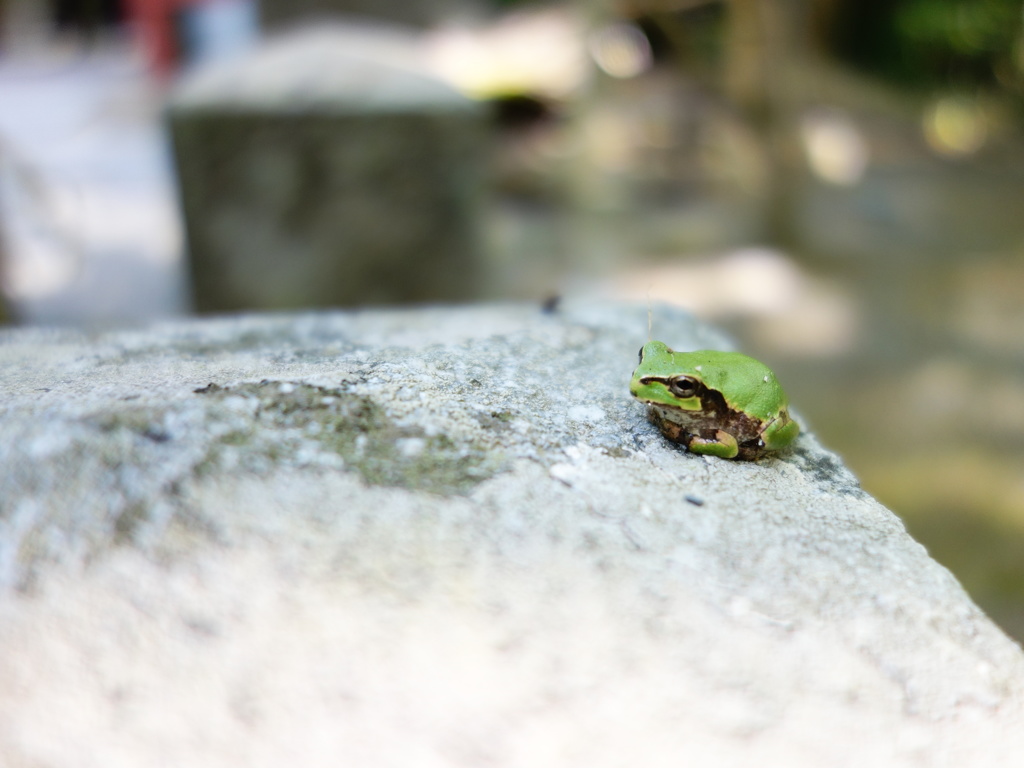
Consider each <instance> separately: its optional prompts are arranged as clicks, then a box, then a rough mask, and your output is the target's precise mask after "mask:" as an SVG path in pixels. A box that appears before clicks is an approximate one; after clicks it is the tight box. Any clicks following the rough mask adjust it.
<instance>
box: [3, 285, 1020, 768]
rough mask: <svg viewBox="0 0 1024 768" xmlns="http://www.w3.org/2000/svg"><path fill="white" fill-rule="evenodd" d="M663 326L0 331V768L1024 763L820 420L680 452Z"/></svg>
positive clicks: (636, 315)
mask: <svg viewBox="0 0 1024 768" xmlns="http://www.w3.org/2000/svg"><path fill="white" fill-rule="evenodd" d="M655 329H656V334H657V336H658V337H659V338H661V339H663V340H664V341H666V342H667V343H669V344H670V345H672V346H674V347H676V348H680V349H691V348H698V347H723V346H724V345H725V342H724V340H723V339H722V338H721V337H719V336H718V335H717V334H716V333H715V332H714V331H713V330H711V329H709V328H707V327H705V326H702V325H699V324H697V323H695V322H694V321H693V320H692V319H690V318H689V317H687V316H685V315H682V314H681V313H678V312H674V311H671V310H668V309H657V310H656V311H655ZM646 334H647V313H646V308H634V307H623V306H598V305H592V304H572V303H569V304H568V305H567V306H565V307H563V308H562V309H560V310H558V311H556V312H554V313H544V312H542V311H541V310H540V308H539V307H532V306H483V307H475V308H464V309H422V310H408V311H362V312H355V313H324V314H300V315H294V316H258V315H254V316H241V317H226V318H218V319H209V320H202V321H198V320H197V321H182V322H177V323H168V324H163V325H158V326H153V327H150V328H147V329H142V330H131V331H111V332H104V333H99V334H93V335H86V334H80V333H75V332H69V331H44V330H21V331H9V330H8V331H3V332H0V489H2V493H0V582H2V593H0V764H2V765H4V766H10V767H11V768H28V767H29V766H32V767H35V766H41V765H45V766H52V767H53V768H64V767H65V766H67V767H69V768H70V767H71V766H74V767H75V768H78V767H80V766H103V768H111V767H116V766H132V767H133V768H138V767H139V766H162V765H168V764H173V765H188V766H200V767H202V766H211V767H212V766H237V765H246V766H278V765H281V764H285V763H289V764H297V765H303V766H338V765H359V766H399V765H401V766H406V765H416V766H480V765H489V766H501V767H505V766H524V767H525V766H531V767H533V766H566V765H580V766H583V765H585V766H598V767H603V766H621V765H642V766H645V767H646V766H671V767H672V768H677V767H678V766H682V765H685V766H715V768H721V767H722V766H736V767H737V768H738V767H739V766H750V765H757V766H779V767H780V768H782V767H783V766H784V767H785V768H794V767H796V768H800V767H801V766H808V767H810V766H814V767H815V768H817V767H818V766H824V765H827V766H830V767H832V766H850V767H851V768H852V767H853V766H864V765H871V766H950V767H952V766H966V765H970V766H1007V767H1008V768H1009V767H1010V766H1017V765H1019V764H1020V762H1019V761H1020V755H1021V754H1024V728H1022V723H1024V655H1022V653H1021V650H1020V648H1018V647H1017V646H1016V645H1015V644H1014V643H1013V642H1011V641H1010V640H1009V639H1007V638H1006V636H1005V635H1003V634H1002V632H1000V631H999V629H997V628H996V627H995V626H994V625H993V624H992V623H991V622H990V621H989V620H988V619H987V618H986V617H985V616H984V615H983V614H982V613H981V612H980V611H979V610H978V609H977V608H976V607H975V606H974V605H973V604H972V603H971V601H970V599H969V598H968V596H967V595H966V594H965V593H964V591H963V590H962V588H961V587H960V586H959V584H958V583H957V582H956V580H955V579H954V578H953V577H952V576H951V575H950V574H949V573H948V572H947V571H946V570H945V569H944V568H942V567H941V566H939V565H938V564H937V563H935V562H934V561H932V560H931V559H930V558H929V557H928V555H927V553H926V552H925V551H924V549H923V548H922V547H921V546H920V545H919V544H917V543H916V542H914V541H913V540H912V539H911V538H910V537H909V536H908V535H907V533H906V532H905V530H904V528H903V525H902V524H901V523H900V521H899V519H898V518H897V517H896V516H895V515H893V514H892V513H891V512H890V511H889V510H887V509H885V508H884V507H882V506H881V505H880V504H878V503H877V502H876V501H874V500H873V499H871V498H870V497H869V496H868V495H866V494H865V493H864V492H863V491H862V490H860V488H859V487H858V486H857V483H856V480H855V478H853V477H852V476H851V475H850V473H849V472H848V471H847V470H845V469H844V468H843V466H842V464H841V462H840V461H839V460H838V459H837V458H836V457H835V456H834V455H832V454H830V453H828V452H827V451H825V450H824V449H823V448H821V447H820V446H819V445H818V444H817V442H816V440H815V438H814V436H813V435H812V434H808V433H805V434H803V435H801V437H800V438H799V440H798V441H797V444H796V446H795V448H794V449H793V450H792V451H790V452H788V453H784V454H781V455H779V456H777V457H774V458H769V459H764V460H761V461H759V462H756V463H750V462H731V461H726V460H721V459H715V458H702V457H698V456H695V455H692V454H688V453H686V452H685V451H683V450H681V449H680V448H679V447H678V446H676V445H673V444H670V443H668V442H666V441H665V440H664V439H663V438H662V437H661V435H659V434H658V432H657V430H656V428H655V427H654V426H652V425H651V424H649V423H648V422H647V420H646V419H645V416H644V412H643V408H642V407H641V406H640V405H639V404H638V403H636V402H634V401H632V399H631V398H630V397H629V394H628V389H627V387H628V381H629V376H630V373H631V370H632V367H633V366H634V364H635V361H636V351H637V349H638V348H639V346H640V345H641V344H642V343H643V342H644V341H645V340H646ZM796 405H797V406H799V403H797V404H796Z"/></svg>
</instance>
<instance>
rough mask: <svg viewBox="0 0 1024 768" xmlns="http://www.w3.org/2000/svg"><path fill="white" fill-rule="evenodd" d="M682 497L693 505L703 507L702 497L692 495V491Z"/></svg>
mask: <svg viewBox="0 0 1024 768" xmlns="http://www.w3.org/2000/svg"><path fill="white" fill-rule="evenodd" d="M683 498H685V499H686V500H687V501H688V502H690V503H691V504H693V505H694V506H695V507H703V506H704V499H702V498H701V497H700V496H694V495H693V494H692V493H688V494H686V496H684V497H683Z"/></svg>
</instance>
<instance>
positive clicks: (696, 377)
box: [629, 341, 705, 411]
mask: <svg viewBox="0 0 1024 768" xmlns="http://www.w3.org/2000/svg"><path fill="white" fill-rule="evenodd" d="M681 357H682V356H680V355H677V354H676V353H675V352H673V351H672V350H671V349H669V348H668V345H666V344H664V343H663V342H660V341H649V342H647V343H646V344H644V345H643V347H642V348H641V349H640V364H639V365H638V366H637V368H636V370H635V371H633V379H632V381H630V383H629V391H630V393H632V395H633V397H635V398H637V399H638V400H640V401H642V402H644V403H650V404H653V405H667V406H671V407H673V408H681V409H682V410H684V411H699V410H701V408H702V404H701V399H700V393H701V392H702V391H703V390H704V389H705V384H704V380H703V378H702V377H701V371H700V367H701V366H700V365H697V366H696V367H693V366H690V365H687V364H686V363H685V362H684V360H685V358H683V359H681Z"/></svg>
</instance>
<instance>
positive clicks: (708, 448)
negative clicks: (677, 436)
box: [686, 429, 740, 459]
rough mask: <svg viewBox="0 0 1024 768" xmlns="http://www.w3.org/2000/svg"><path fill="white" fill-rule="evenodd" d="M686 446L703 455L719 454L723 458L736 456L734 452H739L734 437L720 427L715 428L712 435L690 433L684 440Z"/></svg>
mask: <svg viewBox="0 0 1024 768" xmlns="http://www.w3.org/2000/svg"><path fill="white" fill-rule="evenodd" d="M686 448H687V450H689V451H690V452H692V453H699V454H701V455H703V456H719V457H721V458H723V459H733V458H736V454H738V453H739V452H740V446H739V444H738V443H737V442H736V438H735V437H733V436H732V435H730V434H729V433H728V432H723V431H722V430H720V429H716V430H715V436H714V437H701V436H700V435H691V436H690V439H689V440H688V441H687V442H686Z"/></svg>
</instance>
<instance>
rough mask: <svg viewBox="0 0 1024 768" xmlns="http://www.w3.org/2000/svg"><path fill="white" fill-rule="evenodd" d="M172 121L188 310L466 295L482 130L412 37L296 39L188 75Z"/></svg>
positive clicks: (321, 34) (474, 250)
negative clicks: (190, 292) (188, 275)
mask: <svg viewBox="0 0 1024 768" xmlns="http://www.w3.org/2000/svg"><path fill="white" fill-rule="evenodd" d="M168 114H169V121H170V125H171V132H172V137H173V143H174V150H175V156H176V163H177V169H178V175H179V183H180V190H181V198H182V206H183V209H184V215H185V222H186V229H187V244H188V249H189V258H190V264H191V271H192V281H193V286H194V292H195V301H196V306H197V309H199V310H202V311H211V310H240V309H253V308H261V309H278V308H293V307H315V306H331V305H353V304H377V303H398V302H414V301H417V302H422V301H452V300H459V299H466V298H471V297H473V296H474V295H475V293H476V288H477V275H478V269H477V261H478V256H479V253H478V247H477V237H476V233H477V216H476V215H475V210H476V207H477V206H478V204H479V198H480V193H481V184H480V179H481V176H482V175H481V173H480V171H481V167H482V158H483V152H484V148H485V144H486V141H485V140H486V125H487V123H486V119H485V115H484V113H483V110H482V109H481V108H480V107H479V106H478V105H477V104H475V103H473V102H471V101H469V100H468V99H466V98H464V97H463V96H461V95H460V94H459V93H457V92H456V91H454V90H453V89H452V88H451V87H449V86H448V85H447V84H445V83H443V82H442V81H440V80H438V79H436V78H435V77H433V76H432V75H430V74H428V73H427V72H426V70H425V67H424V66H423V65H422V62H421V60H420V58H419V55H418V48H417V42H416V37H415V35H413V34H411V33H406V32H404V31H395V30H390V29H381V28H380V27H365V26H359V25H348V26H334V27H330V28H317V29H309V30H298V31H295V32H293V33H290V34H288V35H286V36H282V37H280V38H278V39H276V40H275V41H273V42H270V43H267V44H266V45H264V46H263V47H261V48H260V49H258V50H256V51H255V52H253V53H252V54H249V55H246V56H244V57H240V58H238V59H233V60H231V61H226V62H218V63H215V64H212V65H210V66H209V67H207V68H204V69H201V70H199V71H197V72H196V73H194V74H193V75H192V76H191V77H189V78H187V79H186V80H185V81H184V82H183V83H182V84H181V86H180V87H179V88H178V89H177V91H176V92H175V94H174V95H173V96H172V98H171V101H170V106H169V110H168Z"/></svg>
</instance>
